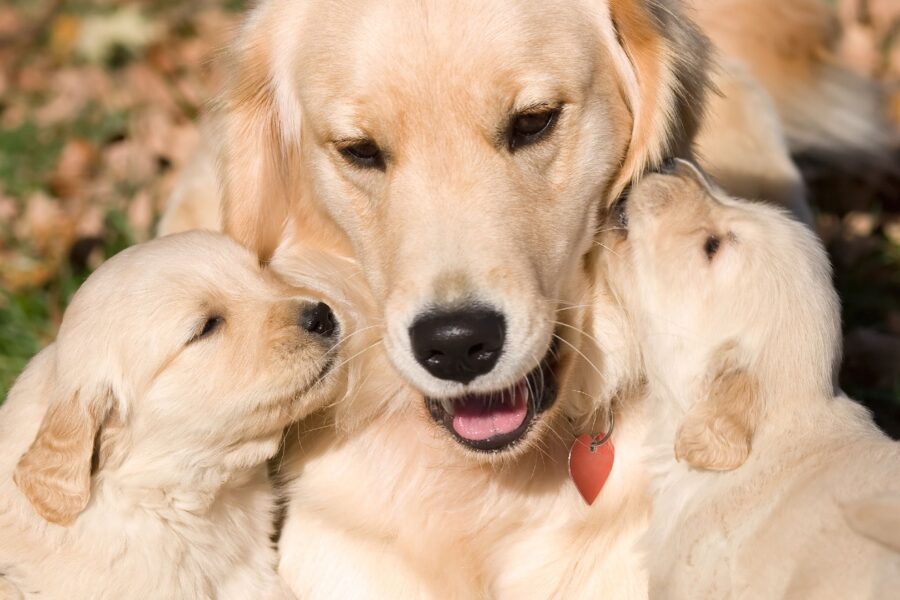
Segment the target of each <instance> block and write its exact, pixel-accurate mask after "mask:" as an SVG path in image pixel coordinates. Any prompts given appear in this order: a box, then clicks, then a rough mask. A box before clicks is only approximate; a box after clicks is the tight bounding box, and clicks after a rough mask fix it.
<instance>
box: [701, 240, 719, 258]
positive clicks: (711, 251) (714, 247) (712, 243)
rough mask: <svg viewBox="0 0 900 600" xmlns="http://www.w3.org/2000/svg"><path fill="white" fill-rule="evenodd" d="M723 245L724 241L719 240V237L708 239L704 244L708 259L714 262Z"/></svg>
mask: <svg viewBox="0 0 900 600" xmlns="http://www.w3.org/2000/svg"><path fill="white" fill-rule="evenodd" d="M721 244H722V240H720V239H719V238H718V236H715V235H711V236H709V237H708V238H706V242H705V243H704V244H703V251H704V252H706V258H708V259H709V260H712V258H713V256H715V255H716V252H718V251H719V246H720V245H721Z"/></svg>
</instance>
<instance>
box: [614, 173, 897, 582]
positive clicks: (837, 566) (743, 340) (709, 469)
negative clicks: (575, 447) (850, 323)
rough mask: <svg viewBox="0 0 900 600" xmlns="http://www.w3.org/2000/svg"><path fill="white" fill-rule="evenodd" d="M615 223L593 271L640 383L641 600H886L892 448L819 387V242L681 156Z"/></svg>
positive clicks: (832, 363)
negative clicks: (644, 471)
mask: <svg viewBox="0 0 900 600" xmlns="http://www.w3.org/2000/svg"><path fill="white" fill-rule="evenodd" d="M627 215H628V230H627V233H624V232H615V233H612V234H610V236H609V238H608V239H607V240H606V241H607V242H608V246H609V248H610V250H611V251H610V253H609V255H608V256H607V257H606V261H607V264H608V267H609V280H610V281H611V282H613V284H612V285H613V288H614V289H615V291H616V293H617V294H618V297H619V298H620V299H621V301H622V303H623V306H624V308H625V310H626V312H627V313H628V315H629V318H630V320H631V323H632V326H633V328H634V330H635V332H636V335H637V337H638V341H639V345H640V348H641V354H642V359H643V364H644V369H645V371H646V373H647V377H648V380H649V390H650V394H649V395H650V399H649V400H648V405H647V406H646V414H647V415H648V419H649V423H648V428H649V435H648V445H647V448H648V450H647V451H648V454H649V457H648V464H649V466H650V469H651V470H652V472H653V476H654V483H653V489H654V501H653V502H654V506H653V517H652V520H651V524H650V528H649V531H648V533H647V536H646V540H645V548H646V550H647V555H648V557H649V570H650V592H651V597H659V598H673V599H676V598H726V597H727V598H730V597H735V598H760V599H762V598H766V599H774V598H825V597H828V598H838V597H839V598H886V597H889V596H890V594H892V593H893V592H891V591H890V590H894V591H896V590H897V589H898V587H897V586H898V584H900V553H898V551H897V550H896V546H894V547H895V549H894V550H890V549H889V548H890V546H891V545H895V544H897V542H898V540H900V536H898V535H897V531H898V530H897V525H896V523H897V521H896V519H894V518H893V517H892V516H891V513H890V508H889V507H893V508H894V509H896V507H897V506H898V505H900V485H898V481H900V478H898V475H900V445H898V444H897V443H896V442H892V441H890V440H889V439H888V438H886V436H884V434H882V433H881V432H880V431H878V430H877V428H876V427H875V425H874V424H873V422H872V420H871V417H870V415H869V414H868V413H867V412H866V411H865V410H864V409H863V408H862V407H860V406H859V405H858V404H856V403H854V402H852V401H851V400H849V399H848V398H846V397H845V396H844V395H843V394H842V393H840V392H836V391H835V373H836V367H837V364H838V362H839V354H840V316H839V310H838V301H837V295H836V293H835V291H834V288H833V287H832V284H831V271H830V267H829V264H828V259H827V256H826V254H825V251H824V249H823V248H822V245H821V243H820V242H819V241H818V240H817V239H815V237H814V235H813V234H812V233H810V232H809V231H808V230H807V229H806V228H804V227H802V226H801V225H799V224H798V223H796V222H795V221H793V220H792V219H790V218H788V217H787V216H786V215H785V214H784V213H782V212H780V211H778V210H775V209H773V208H771V207H768V206H765V205H760V204H752V203H749V202H745V201H739V200H734V199H732V198H731V197H729V196H727V195H725V194H724V193H723V192H721V191H720V190H718V189H716V188H714V187H712V186H711V185H710V184H709V183H708V182H707V181H706V179H705V177H704V176H703V175H702V174H701V173H700V172H699V171H698V170H697V169H696V168H695V167H693V166H692V165H690V164H689V163H686V162H681V163H680V164H679V165H678V167H677V169H676V170H675V171H674V173H667V174H659V175H651V176H648V177H647V178H646V179H645V180H644V181H642V182H641V183H639V184H638V185H637V186H635V188H634V189H633V190H632V193H631V195H630V196H629V199H628V207H627ZM710 236H714V237H715V239H717V240H718V241H719V246H718V248H717V249H715V248H714V245H713V246H708V240H709V239H710ZM709 248H714V250H715V251H714V252H710V251H709ZM846 506H850V507H851V508H850V509H847V508H846ZM879 522H880V523H881V525H880V526H878V525H876V523H879ZM876 532H877V533H876ZM891 532H893V533H891ZM861 533H862V535H861ZM881 544H884V545H881Z"/></svg>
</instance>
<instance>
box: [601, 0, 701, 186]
mask: <svg viewBox="0 0 900 600" xmlns="http://www.w3.org/2000/svg"><path fill="white" fill-rule="evenodd" d="M608 18H609V21H610V23H611V24H610V26H608V27H607V26H604V31H603V34H604V38H605V39H606V41H607V46H608V47H609V48H610V52H611V54H612V58H613V63H614V65H615V68H616V72H617V74H618V76H619V81H620V85H621V88H622V91H623V94H624V96H625V98H626V100H627V102H628V105H629V108H630V110H631V114H632V119H633V123H632V133H631V142H630V144H629V147H628V151H627V154H626V156H625V160H624V163H623V166H622V171H621V173H620V176H619V178H618V179H617V181H616V185H615V188H614V189H613V190H612V191H613V195H612V197H613V198H614V197H616V196H617V195H618V194H619V193H620V192H621V191H622V189H624V188H625V186H626V185H627V184H628V183H629V182H631V181H633V180H634V179H635V178H636V177H638V176H639V175H640V174H641V172H642V171H643V170H645V169H646V168H648V167H651V166H654V165H657V164H659V163H660V162H661V161H662V160H663V159H665V158H666V157H668V156H688V155H689V154H690V145H691V140H692V139H693V137H694V134H695V132H696V129H697V126H698V124H699V122H700V119H701V117H702V113H703V108H704V97H705V94H706V90H707V88H708V86H709V78H708V69H709V62H710V60H709V54H710V49H709V48H710V46H709V41H708V40H707V39H706V37H704V36H703V34H702V33H700V31H699V29H697V27H696V26H695V25H694V24H693V22H692V21H691V20H690V19H689V18H688V17H687V16H686V14H685V9H684V7H683V4H682V2H680V1H679V0H609V17H608Z"/></svg>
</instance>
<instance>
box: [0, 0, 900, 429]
mask: <svg viewBox="0 0 900 600" xmlns="http://www.w3.org/2000/svg"><path fill="white" fill-rule="evenodd" d="M786 1H790V0H786ZM830 3H831V4H833V5H834V6H835V10H836V12H837V14H838V17H839V18H840V20H841V22H842V25H843V38H842V42H841V46H840V49H839V56H838V58H839V59H840V60H842V61H844V62H846V63H847V64H848V65H850V66H851V67H852V68H854V69H855V70H857V71H859V72H861V73H865V74H868V75H871V76H873V77H876V78H878V79H879V80H881V81H882V82H884V85H885V87H886V90H887V97H888V102H887V106H886V110H887V111H888V112H889V114H890V116H891V118H892V119H893V122H894V124H900V1H898V0H830ZM244 4H245V3H244V2H243V1H242V0H194V1H191V2H183V1H177V0H153V1H150V0H145V1H140V0H132V1H126V0H7V1H6V2H4V3H3V5H2V6H0V401H2V399H4V398H5V397H6V393H7V391H8V389H9V386H10V385H11V384H12V382H13V380H14V378H15V376H16V375H17V374H18V373H19V372H20V371H21V369H22V368H23V367H24V366H25V364H26V363H27V361H28V359H29V358H30V357H31V356H33V355H34V354H35V353H36V352H37V351H38V350H39V349H40V348H41V347H43V346H44V345H46V344H47V343H48V342H49V341H50V340H52V339H53V336H54V333H55V330H56V327H57V325H58V323H59V321H60V318H61V316H62V312H63V310H64V308H65V306H66V303H67V301H68V299H69V298H70V297H71V295H72V293H74V291H75V290H76V289H77V287H78V286H79V285H80V283H81V282H82V281H83V280H84V279H85V277H87V275H88V274H89V273H90V272H91V270H92V269H94V268H96V267H97V266H98V265H99V264H100V263H101V262H102V261H103V260H104V259H106V258H107V257H109V256H111V255H112V254H114V253H116V252H118V251H119V250H121V249H123V248H125V247H126V246H128V245H130V244H132V243H135V242H140V241H142V240H146V239H148V238H149V237H151V236H152V235H153V228H154V225H155V223H156V220H157V219H158V216H159V214H160V212H161V210H162V208H163V207H164V203H165V200H166V197H167V195H168V193H169V191H170V190H171V188H172V185H173V181H174V178H175V177H176V175H177V171H178V168H179V167H180V166H181V165H183V164H184V163H185V161H186V160H187V159H188V157H189V156H190V153H191V151H192V149H193V147H194V144H195V143H196V140H197V135H198V134H197V127H196V121H197V117H198V115H199V114H200V113H201V112H202V110H203V106H204V104H205V103H206V102H207V101H208V99H209V98H210V97H211V96H212V95H213V94H214V93H215V91H216V89H217V88H218V86H219V84H220V82H221V72H220V71H219V69H218V64H217V62H216V61H215V60H214V59H215V56H216V53H217V51H218V50H219V49H221V48H222V47H223V46H224V45H225V44H226V43H227V41H228V40H229V39H230V37H231V35H232V32H233V31H234V28H235V26H236V24H237V23H238V21H239V18H240V14H241V11H243V10H244V8H245V6H244ZM896 158H900V154H898V155H896V156H895V159H896ZM798 160H799V161H800V162H801V165H802V166H803V168H804V173H805V175H806V177H807V181H808V183H809V185H810V189H811V193H812V197H813V203H814V204H815V205H816V207H817V208H818V228H819V232H820V234H821V235H822V238H823V239H824V241H825V243H826V244H827V246H828V248H829V250H830V252H831V254H832V259H833V261H834V263H835V268H836V275H835V278H836V283H837V285H838V288H839V290H840V293H841V297H842V299H843V303H844V331H845V345H846V349H845V359H844V368H843V371H842V375H841V382H842V385H843V386H844V387H845V389H847V391H848V392H850V393H851V394H852V395H854V396H855V397H856V398H857V399H859V400H861V401H863V402H864V403H866V404H867V405H868V406H870V407H871V408H873V409H874V411H875V413H876V418H877V420H878V421H879V423H880V424H881V425H882V427H884V428H885V429H887V430H888V431H889V432H891V433H892V434H893V435H894V436H895V437H896V436H900V176H898V172H900V160H895V161H894V164H895V165H896V170H895V171H894V172H893V173H891V172H885V170H884V169H879V170H875V169H867V168H858V167H854V168H852V169H849V168H848V169H840V168H835V165H834V164H828V165H825V164H822V163H819V162H816V161H815V160H812V159H809V158H805V157H798ZM838 166H839V165H838Z"/></svg>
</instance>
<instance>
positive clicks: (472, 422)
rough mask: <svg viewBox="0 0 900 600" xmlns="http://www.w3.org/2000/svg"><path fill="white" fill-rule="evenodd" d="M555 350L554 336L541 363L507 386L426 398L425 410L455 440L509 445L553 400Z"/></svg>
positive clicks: (486, 446)
mask: <svg viewBox="0 0 900 600" xmlns="http://www.w3.org/2000/svg"><path fill="white" fill-rule="evenodd" d="M558 350H559V342H558V339H556V338H554V341H553V343H552V344H551V345H550V348H549V349H548V350H547V354H546V355H545V356H544V358H543V360H541V362H540V364H539V365H538V366H537V367H535V368H534V369H533V370H532V371H531V372H530V373H528V375H526V376H525V377H524V378H523V379H521V380H520V381H518V382H517V383H515V384H514V385H512V386H510V387H508V388H506V389H502V390H496V391H492V392H487V393H478V394H466V395H465V396H460V397H458V398H449V399H443V400H438V399H434V398H426V399H425V405H426V407H427V408H428V412H429V413H430V414H431V417H432V418H433V419H434V420H435V421H436V422H437V423H439V424H441V425H443V426H444V427H445V428H446V429H447V430H448V431H449V432H450V433H451V434H453V437H454V438H455V439H456V440H457V441H458V442H460V443H461V444H463V445H464V446H467V447H469V448H471V449H473V450H479V451H482V452H501V451H503V450H507V449H509V448H512V447H513V446H514V445H515V444H516V443H517V442H518V441H519V440H521V439H522V438H523V437H525V434H526V433H527V432H528V430H529V429H530V428H531V426H532V425H533V424H534V422H535V420H536V418H537V417H538V416H539V415H540V414H541V413H543V412H544V411H546V410H547V409H548V408H550V407H551V406H553V402H554V401H555V400H556V395H557V381H556V366H557V363H558V354H559V352H558Z"/></svg>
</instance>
